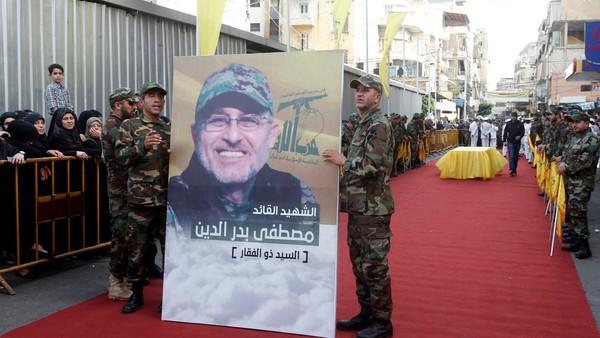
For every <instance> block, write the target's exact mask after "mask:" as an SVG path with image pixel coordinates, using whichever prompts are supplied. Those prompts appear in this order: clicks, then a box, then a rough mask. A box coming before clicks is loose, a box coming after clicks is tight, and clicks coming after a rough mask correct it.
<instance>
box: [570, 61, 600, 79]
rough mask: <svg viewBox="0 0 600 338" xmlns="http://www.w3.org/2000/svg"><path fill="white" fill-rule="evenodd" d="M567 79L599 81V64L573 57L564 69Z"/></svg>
mask: <svg viewBox="0 0 600 338" xmlns="http://www.w3.org/2000/svg"><path fill="white" fill-rule="evenodd" d="M564 73H565V80H567V81H593V82H597V81H600V64H598V63H592V62H591V61H588V60H582V59H580V60H578V59H574V60H573V63H572V64H570V65H569V66H568V67H567V68H566V69H565V71H564Z"/></svg>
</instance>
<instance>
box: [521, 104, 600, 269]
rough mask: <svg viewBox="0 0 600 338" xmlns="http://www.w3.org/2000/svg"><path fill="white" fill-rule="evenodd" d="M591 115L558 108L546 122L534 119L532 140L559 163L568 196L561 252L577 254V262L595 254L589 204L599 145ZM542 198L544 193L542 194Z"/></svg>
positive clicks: (570, 108) (550, 111)
mask: <svg viewBox="0 0 600 338" xmlns="http://www.w3.org/2000/svg"><path fill="white" fill-rule="evenodd" d="M590 120H591V119H590V116H589V115H587V114H585V113H584V112H582V111H581V109H580V108H579V107H578V106H571V107H565V106H556V107H552V108H551V109H550V110H549V111H548V112H547V113H546V119H545V121H544V122H542V121H540V116H539V115H537V116H534V121H533V122H532V126H531V133H530V135H531V136H532V139H535V140H536V142H535V145H536V147H537V151H541V152H545V153H546V158H547V159H548V162H549V163H551V162H552V161H554V162H556V163H557V170H558V173H559V174H561V175H563V177H564V182H565V193H566V218H565V225H564V226H563V236H562V237H563V238H562V241H563V243H565V244H564V245H563V246H562V247H561V249H562V250H564V251H570V252H575V257H576V258H578V259H586V258H588V257H590V256H591V255H592V252H591V251H590V246H589V242H588V239H589V235H590V233H589V228H588V219H587V209H588V202H589V200H590V197H591V192H592V191H593V190H594V186H595V183H596V180H595V177H596V167H597V165H598V154H599V152H600V145H599V141H598V136H597V134H596V133H594V132H593V131H592V130H591V128H590ZM540 196H543V193H540Z"/></svg>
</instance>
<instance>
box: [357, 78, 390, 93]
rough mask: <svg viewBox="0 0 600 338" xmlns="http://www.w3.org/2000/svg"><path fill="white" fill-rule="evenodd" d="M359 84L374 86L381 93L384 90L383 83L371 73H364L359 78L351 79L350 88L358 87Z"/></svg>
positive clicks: (368, 86)
mask: <svg viewBox="0 0 600 338" xmlns="http://www.w3.org/2000/svg"><path fill="white" fill-rule="evenodd" d="M359 84H361V85H363V86H365V87H367V88H373V89H375V90H376V91H378V92H380V93H381V92H383V85H382V84H381V83H380V82H379V81H377V80H375V79H374V78H373V77H372V76H371V75H363V76H361V77H359V78H358V79H354V80H352V81H350V88H352V89H356V87H358V85H359Z"/></svg>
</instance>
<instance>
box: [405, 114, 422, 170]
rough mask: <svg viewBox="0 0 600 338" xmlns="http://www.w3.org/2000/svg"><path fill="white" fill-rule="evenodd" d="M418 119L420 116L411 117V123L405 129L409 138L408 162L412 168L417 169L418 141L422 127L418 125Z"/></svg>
mask: <svg viewBox="0 0 600 338" xmlns="http://www.w3.org/2000/svg"><path fill="white" fill-rule="evenodd" d="M419 118H420V115H419V114H415V115H414V116H413V119H412V121H410V123H409V124H408V127H406V132H407V133H408V136H409V137H410V161H411V164H412V166H413V167H418V166H419V165H420V163H419V149H418V146H419V139H420V137H421V134H422V133H423V129H422V128H423V127H422V126H421V124H420V123H419Z"/></svg>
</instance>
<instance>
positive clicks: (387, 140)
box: [323, 75, 394, 338]
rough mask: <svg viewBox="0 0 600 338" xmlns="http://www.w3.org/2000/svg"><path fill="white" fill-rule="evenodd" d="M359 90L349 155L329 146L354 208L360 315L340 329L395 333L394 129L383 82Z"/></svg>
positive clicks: (343, 193)
mask: <svg viewBox="0 0 600 338" xmlns="http://www.w3.org/2000/svg"><path fill="white" fill-rule="evenodd" d="M350 87H351V88H353V89H356V93H355V96H354V97H355V103H356V107H357V108H358V110H359V111H360V121H359V123H358V126H357V132H356V133H354V138H353V139H352V142H351V144H350V148H349V149H348V157H345V156H344V155H342V154H341V153H339V152H337V151H334V150H330V149H328V150H325V151H324V152H323V157H324V161H325V162H330V163H333V164H335V165H339V166H343V167H344V173H343V176H342V179H341V182H340V199H341V201H342V208H344V205H345V208H344V209H345V210H346V211H347V212H348V246H349V249H350V260H351V262H352V271H353V272H354V276H355V277H356V295H357V296H358V302H359V303H360V306H361V310H360V313H359V314H358V315H356V316H354V317H353V318H352V319H349V320H340V321H338V323H337V328H338V329H340V330H359V329H363V328H364V329H363V330H362V331H360V332H358V334H357V335H356V337H358V338H383V337H390V336H392V335H393V327H392V322H391V321H390V318H391V315H392V286H391V277H390V269H389V265H388V259H387V254H388V252H389V251H390V237H391V236H392V231H391V229H390V220H391V216H392V213H393V212H394V199H393V196H392V191H391V189H390V173H391V171H392V165H393V158H392V156H393V152H394V145H393V131H392V126H391V125H390V122H389V120H388V119H387V118H386V117H385V115H384V114H383V113H382V112H381V109H380V108H379V104H380V103H381V93H382V91H383V86H382V85H381V83H379V82H377V81H376V80H375V79H373V77H371V76H370V75H365V76H362V77H360V78H358V79H354V80H352V81H351V82H350Z"/></svg>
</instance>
